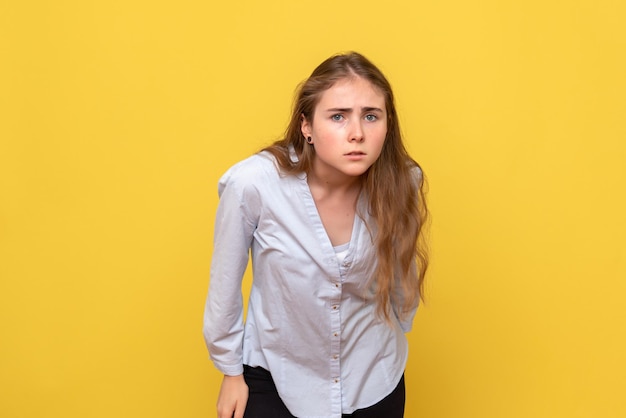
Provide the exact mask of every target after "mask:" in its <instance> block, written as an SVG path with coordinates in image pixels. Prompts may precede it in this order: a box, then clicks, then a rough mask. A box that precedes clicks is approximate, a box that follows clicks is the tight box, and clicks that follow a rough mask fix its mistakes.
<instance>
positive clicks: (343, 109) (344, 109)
mask: <svg viewBox="0 0 626 418" xmlns="http://www.w3.org/2000/svg"><path fill="white" fill-rule="evenodd" d="M352 110H353V109H352V108H350V107H333V108H330V109H326V112H343V113H349V112H352ZM361 111H362V112H380V113H383V110H382V109H380V108H378V107H362V108H361Z"/></svg>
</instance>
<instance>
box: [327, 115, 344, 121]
mask: <svg viewBox="0 0 626 418" xmlns="http://www.w3.org/2000/svg"><path fill="white" fill-rule="evenodd" d="M330 118H331V119H332V120H334V121H337V122H339V121H341V120H343V115H341V114H339V113H337V114H335V115H332V116H331V117H330Z"/></svg>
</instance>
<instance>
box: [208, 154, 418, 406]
mask: <svg viewBox="0 0 626 418" xmlns="http://www.w3.org/2000/svg"><path fill="white" fill-rule="evenodd" d="M218 191H219V195H220V203H219V206H218V210H217V217H216V222H215V238H214V249H213V258H212V263H211V280H210V286H209V293H208V297H207V302H206V308H205V314H204V336H205V340H206V344H207V347H208V349H209V352H210V356H211V359H212V361H213V362H214V364H215V366H216V367H217V368H218V369H219V370H220V371H221V372H222V373H224V374H226V375H238V374H241V373H242V372H243V364H247V365H249V366H253V367H256V366H260V367H263V368H265V369H267V370H269V371H270V372H271V374H272V377H273V379H274V381H275V383H276V387H277V389H278V393H279V395H280V397H281V399H282V400H283V402H284V403H285V405H286V406H287V408H288V409H289V410H290V412H291V413H292V414H293V415H295V416H297V417H301V418H306V417H328V418H340V417H341V414H342V413H344V414H349V413H352V412H353V411H354V410H356V409H361V408H365V407H368V406H371V405H373V404H375V403H377V402H378V401H380V400H382V399H383V398H384V397H385V396H387V395H388V394H389V393H391V391H392V390H393V389H394V388H395V387H396V385H397V384H398V382H399V381H400V378H401V377H402V374H403V372H404V367H405V364H406V359H407V352H408V347H407V340H406V337H405V335H404V332H406V331H409V329H410V327H411V323H412V319H413V315H414V313H415V310H413V312H412V315H410V317H409V318H408V320H406V321H404V322H401V321H399V320H398V319H397V317H396V316H393V318H392V319H393V321H392V324H391V326H390V325H389V324H387V323H385V321H384V320H383V319H381V318H380V317H379V316H378V315H376V312H375V311H376V303H375V300H374V299H373V292H372V289H371V286H369V287H368V286H367V283H368V282H369V279H370V277H371V276H372V274H373V272H374V269H375V267H376V250H375V248H374V246H373V239H372V235H371V234H372V233H375V226H374V225H371V224H367V226H366V223H367V222H368V219H369V218H368V216H367V213H368V211H367V203H366V201H365V199H364V196H363V193H362V195H361V197H360V198H359V202H358V205H357V213H359V214H360V216H355V219H354V226H353V229H352V236H351V238H350V243H349V246H348V252H347V254H346V255H345V258H344V259H343V261H342V262H339V260H338V258H337V255H336V254H335V249H334V248H333V246H332V244H331V242H330V240H329V238H328V235H327V234H326V231H325V229H324V226H323V225H322V221H321V219H320V216H319V214H318V212H317V209H316V206H315V202H314V201H313V197H312V196H311V192H310V189H309V187H308V184H307V180H306V175H304V174H302V175H298V176H295V175H288V174H284V173H280V172H279V171H278V168H277V165H276V162H275V160H274V157H273V156H271V154H269V153H267V152H262V153H260V154H256V155H254V156H252V157H250V158H248V159H246V160H244V161H241V162H239V163H238V164H236V165H234V166H233V167H231V168H230V169H229V170H228V171H227V172H226V173H225V174H224V175H223V177H222V178H221V179H220V181H219V187H218ZM368 227H369V228H368ZM249 253H250V254H251V258H252V268H253V282H252V289H251V292H250V299H249V303H248V313H247V318H246V322H245V324H244V321H243V301H242V296H241V281H242V277H243V274H244V271H245V269H246V266H247V264H248V256H249ZM415 308H417V306H416V307H415Z"/></svg>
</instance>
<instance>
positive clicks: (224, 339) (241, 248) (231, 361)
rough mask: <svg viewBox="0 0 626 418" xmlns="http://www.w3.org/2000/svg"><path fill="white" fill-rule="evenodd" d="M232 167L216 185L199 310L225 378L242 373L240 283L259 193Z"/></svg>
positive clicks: (247, 256) (258, 201)
mask: <svg viewBox="0 0 626 418" xmlns="http://www.w3.org/2000/svg"><path fill="white" fill-rule="evenodd" d="M240 166H241V163H240V164H239V165H236V166H234V167H233V168H231V169H230V170H229V171H227V172H226V174H224V176H222V178H221V179H220V181H219V185H218V193H219V196H220V202H219V205H218V209H217V215H216V219H215V235H214V240H213V257H212V262H211V277H210V284H209V293H208V296H207V300H206V305H205V311H204V328H203V332H204V339H205V342H206V345H207V348H208V349H209V353H210V357H211V360H212V361H213V363H214V364H215V367H217V369H219V370H220V371H221V372H222V373H224V374H225V375H230V376H235V375H239V374H242V373H243V330H244V324H243V297H242V292H241V282H242V279H243V275H244V272H245V270H246V266H247V265H248V258H249V250H250V246H251V243H252V237H253V234H254V231H255V229H256V225H257V224H258V211H259V208H260V207H261V205H260V199H259V193H258V190H257V188H256V187H255V186H254V182H253V181H250V180H251V178H250V176H249V175H246V171H249V170H240V169H239V168H241V167H240Z"/></svg>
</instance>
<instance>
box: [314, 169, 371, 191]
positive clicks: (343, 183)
mask: <svg viewBox="0 0 626 418" xmlns="http://www.w3.org/2000/svg"><path fill="white" fill-rule="evenodd" d="M307 183H308V184H309V187H314V188H315V189H317V190H318V191H320V192H323V193H324V194H352V193H355V192H357V193H358V191H360V190H361V177H360V176H358V177H353V176H346V175H339V176H328V175H326V176H325V175H323V174H322V175H320V173H318V172H316V170H311V171H310V172H309V173H308V174H307Z"/></svg>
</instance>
